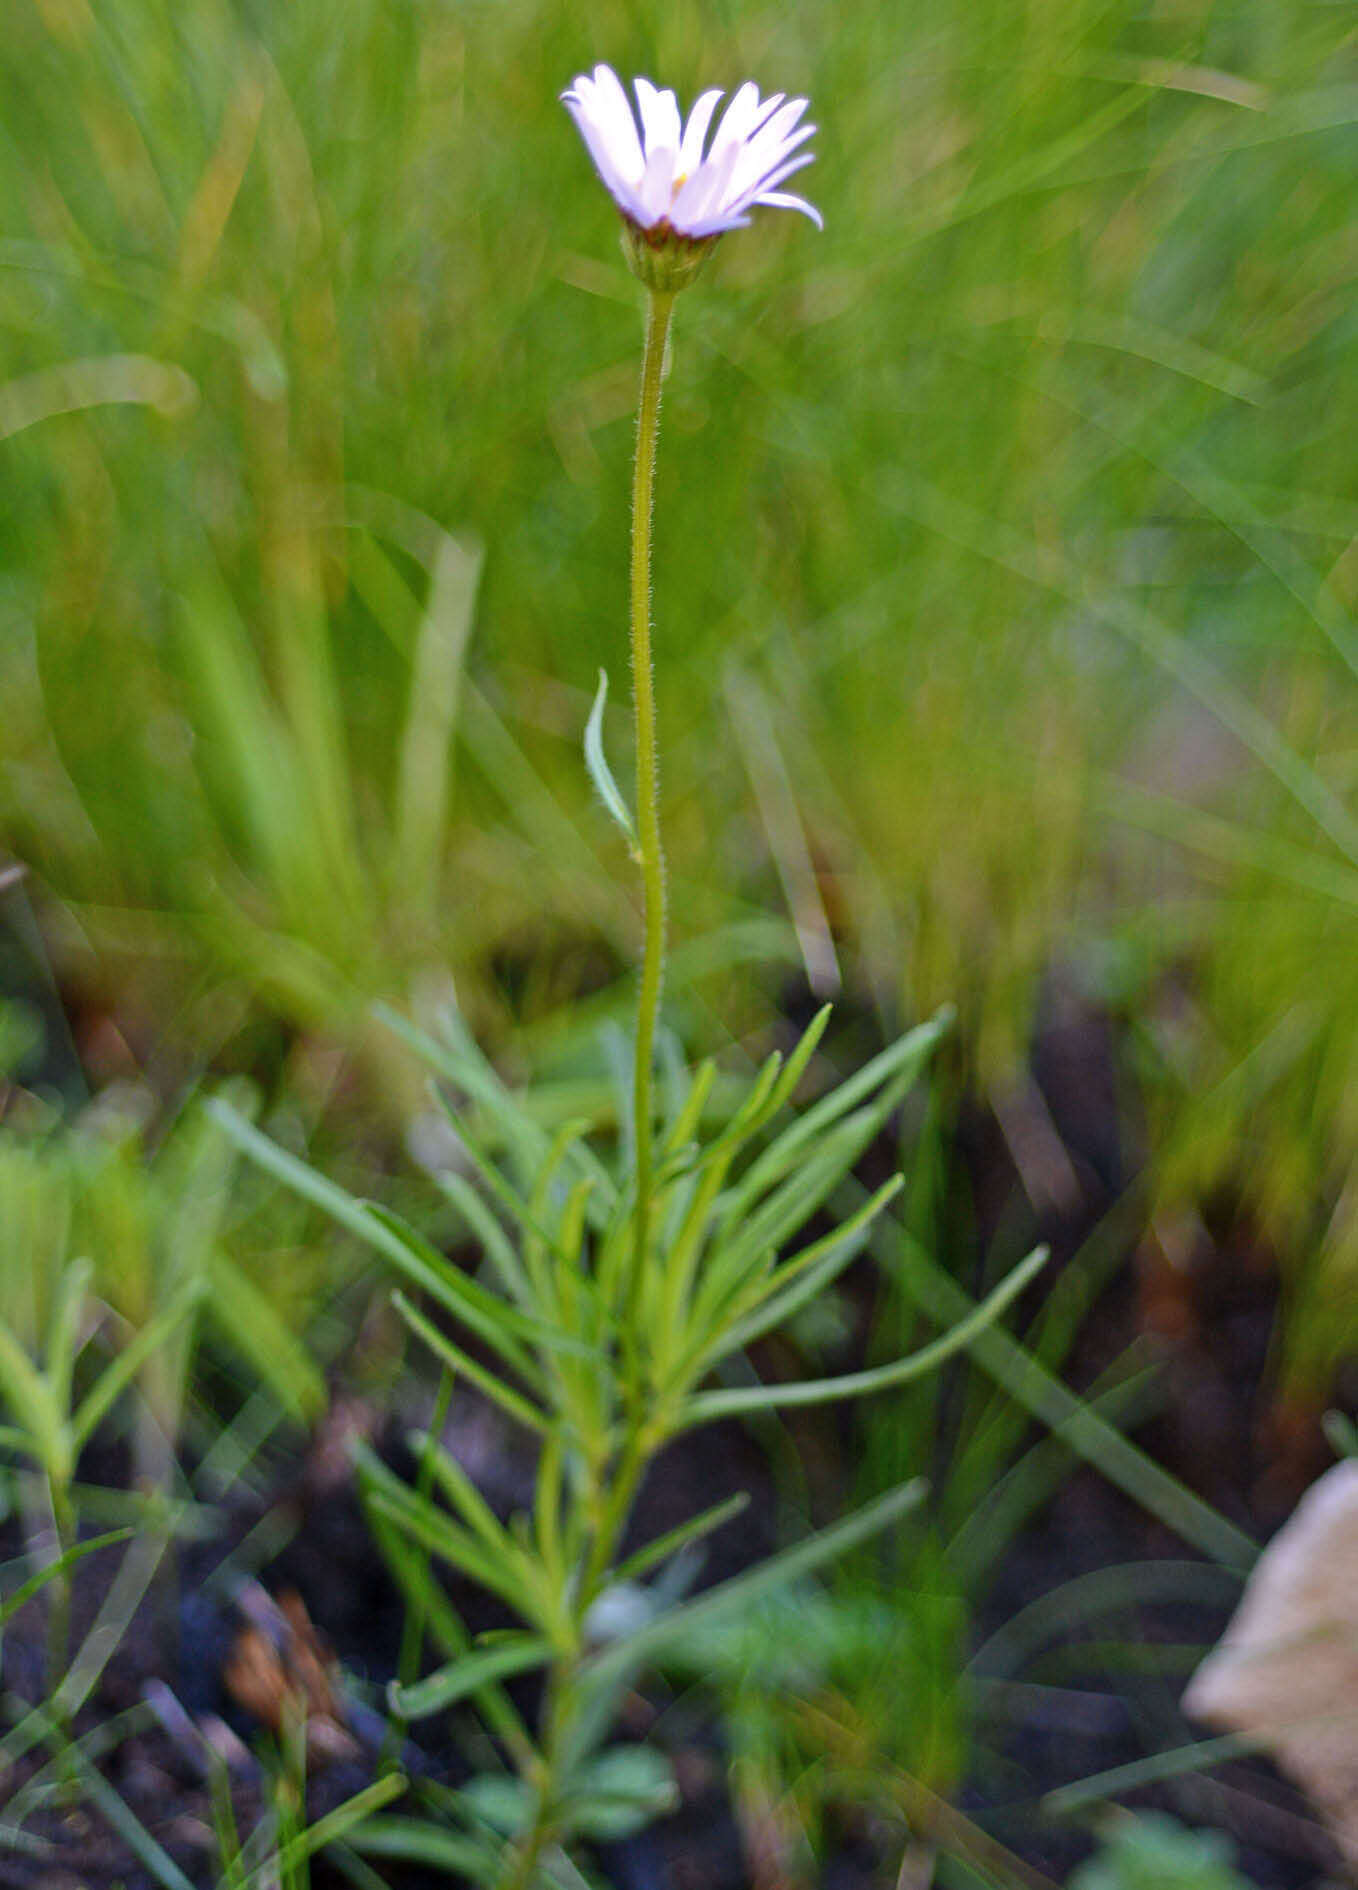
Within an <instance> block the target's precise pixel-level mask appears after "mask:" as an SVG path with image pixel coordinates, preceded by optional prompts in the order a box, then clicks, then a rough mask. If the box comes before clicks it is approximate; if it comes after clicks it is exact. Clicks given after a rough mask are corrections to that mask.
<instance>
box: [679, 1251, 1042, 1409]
mask: <svg viewBox="0 0 1358 1890" xmlns="http://www.w3.org/2000/svg"><path fill="white" fill-rule="evenodd" d="M1046 1264H1047V1249H1046V1248H1045V1247H1038V1248H1036V1249H1035V1250H1034V1251H1033V1252H1032V1253H1030V1254H1029V1255H1028V1257H1027V1259H1026V1260H1021V1261H1020V1262H1019V1264H1018V1265H1017V1266H1016V1267H1015V1268H1014V1269H1013V1271H1012V1272H1011V1273H1009V1274H1007V1275H1006V1277H1005V1278H1004V1279H1003V1280H1001V1282H1000V1284H999V1285H998V1286H997V1287H996V1288H995V1290H994V1291H993V1292H992V1293H990V1294H989V1295H988V1296H987V1297H986V1298H985V1299H983V1300H982V1301H981V1303H980V1305H979V1306H975V1307H973V1308H972V1310H971V1312H970V1313H969V1314H968V1315H967V1317H966V1318H965V1319H960V1320H959V1321H958V1322H957V1324H956V1325H955V1326H953V1327H952V1328H951V1329H950V1330H949V1331H947V1332H945V1333H944V1334H943V1335H942V1337H941V1338H937V1339H933V1340H931V1341H930V1343H929V1344H928V1345H924V1346H921V1347H920V1349H919V1350H918V1351H917V1352H912V1353H910V1355H909V1356H908V1357H907V1358H901V1359H896V1360H895V1361H894V1362H893V1363H892V1364H890V1365H878V1366H875V1367H873V1368H872V1369H871V1370H869V1371H862V1372H845V1373H843V1374H842V1375H841V1376H840V1377H838V1378H811V1379H806V1380H803V1381H801V1382H798V1383H794V1384H787V1385H755V1386H750V1387H748V1388H745V1389H741V1390H739V1391H703V1392H699V1393H698V1395H697V1396H696V1397H694V1398H690V1399H689V1400H688V1402H687V1404H686V1405H685V1406H684V1407H683V1408H682V1410H681V1413H680V1417H679V1425H680V1428H682V1429H687V1428H689V1427H690V1426H692V1425H694V1424H710V1423H712V1422H713V1421H714V1420H715V1419H717V1418H722V1417H736V1416H739V1415H740V1414H741V1413H742V1412H747V1411H768V1410H775V1409H778V1408H781V1407H783V1406H786V1405H807V1404H828V1403H830V1402H832V1401H833V1400H834V1399H837V1398H862V1397H866V1396H868V1395H869V1394H870V1393H872V1392H876V1391H887V1390H889V1389H890V1388H891V1387H892V1386H894V1385H903V1384H906V1383H908V1382H909V1380H910V1379H912V1378H918V1377H920V1376H922V1374H923V1373H925V1372H929V1371H932V1370H933V1369H934V1367H935V1366H937V1365H941V1364H942V1363H943V1361H944V1359H946V1358H951V1357H952V1355H953V1353H954V1352H958V1351H961V1350H962V1349H963V1347H965V1346H967V1345H970V1344H971V1342H972V1340H973V1339H974V1338H975V1337H976V1335H977V1333H978V1332H982V1331H984V1329H985V1328H986V1327H987V1326H990V1325H993V1324H994V1322H995V1321H996V1320H997V1319H998V1318H999V1317H1000V1316H1001V1314H1002V1313H1003V1312H1004V1310H1005V1308H1006V1307H1007V1306H1008V1305H1009V1304H1010V1302H1011V1301H1012V1300H1014V1299H1016V1298H1017V1297H1018V1295H1019V1294H1020V1293H1021V1292H1022V1291H1023V1289H1024V1287H1025V1286H1027V1285H1028V1283H1029V1281H1030V1280H1032V1279H1033V1277H1034V1276H1035V1275H1036V1274H1037V1273H1038V1272H1039V1271H1040V1269H1041V1268H1042V1267H1044V1266H1045V1265H1046Z"/></svg>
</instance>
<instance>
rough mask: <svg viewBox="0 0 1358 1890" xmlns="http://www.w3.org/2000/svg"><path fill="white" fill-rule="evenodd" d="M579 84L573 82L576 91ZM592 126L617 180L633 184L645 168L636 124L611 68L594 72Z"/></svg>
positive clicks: (590, 108)
mask: <svg viewBox="0 0 1358 1890" xmlns="http://www.w3.org/2000/svg"><path fill="white" fill-rule="evenodd" d="M579 84H580V81H579V80H578V79H577V80H576V87H577V89H578V88H579ZM588 109H589V116H590V121H591V123H592V124H593V125H594V126H595V127H596V129H597V130H598V132H599V133H600V135H601V136H602V137H603V139H604V140H605V142H606V143H607V146H608V149H609V152H610V153H611V155H612V158H613V162H614V164H615V165H616V166H617V169H618V173H619V175H620V176H622V177H625V178H627V179H628V180H629V182H631V183H633V184H635V183H639V182H640V180H641V174H642V172H643V171H644V170H645V168H646V161H645V159H644V157H643V156H642V151H641V140H640V139H639V138H638V136H637V122H636V119H635V118H634V117H633V116H632V107H631V106H630V105H629V104H628V102H627V94H626V92H624V91H623V89H622V81H621V80H620V79H619V77H618V75H617V73H616V72H614V70H613V68H612V67H611V66H596V67H595V68H594V85H593V89H592V92H591V94H590V98H589V108H588Z"/></svg>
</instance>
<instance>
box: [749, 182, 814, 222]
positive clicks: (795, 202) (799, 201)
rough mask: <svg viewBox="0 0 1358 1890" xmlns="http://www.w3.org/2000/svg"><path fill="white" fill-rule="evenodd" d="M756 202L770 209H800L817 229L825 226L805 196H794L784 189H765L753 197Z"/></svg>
mask: <svg viewBox="0 0 1358 1890" xmlns="http://www.w3.org/2000/svg"><path fill="white" fill-rule="evenodd" d="M755 202H756V203H763V204H767V205H768V206H769V208H770V209H771V210H800V211H801V212H802V214H803V215H804V216H808V217H810V219H811V221H812V222H813V223H814V224H815V226H816V228H817V229H818V230H823V229H824V228H825V219H824V217H823V216H822V215H821V213H820V211H819V210H817V208H816V206H815V205H814V204H812V203H808V202H807V201H806V198H805V197H794V196H793V195H792V194H791V192H790V191H786V190H766V191H764V192H763V193H762V194H761V195H760V196H758V197H756V198H755Z"/></svg>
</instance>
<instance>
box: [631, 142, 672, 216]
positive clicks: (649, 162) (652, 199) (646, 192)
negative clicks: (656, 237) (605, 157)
mask: <svg viewBox="0 0 1358 1890" xmlns="http://www.w3.org/2000/svg"><path fill="white" fill-rule="evenodd" d="M678 159H679V153H678V151H677V150H676V149H675V148H674V147H673V146H672V145H663V144H662V145H661V146H660V148H659V149H658V150H655V151H652V152H651V153H650V155H649V156H648V157H647V159H646V175H645V176H644V177H643V178H642V180H641V188H640V190H639V191H638V192H637V195H638V197H639V198H640V201H641V211H642V215H641V226H642V228H643V229H650V227H651V225H652V224H653V223H659V222H660V220H661V218H662V217H665V216H668V214H669V211H670V198H671V196H672V195H673V191H674V167H675V164H676V163H677V162H678Z"/></svg>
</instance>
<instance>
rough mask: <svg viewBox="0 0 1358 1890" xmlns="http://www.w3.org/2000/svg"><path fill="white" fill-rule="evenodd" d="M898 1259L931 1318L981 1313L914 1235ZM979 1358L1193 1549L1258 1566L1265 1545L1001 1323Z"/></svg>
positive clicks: (984, 1330)
mask: <svg viewBox="0 0 1358 1890" xmlns="http://www.w3.org/2000/svg"><path fill="white" fill-rule="evenodd" d="M898 1252H899V1271H898V1275H897V1277H898V1278H899V1279H900V1282H901V1284H902V1286H903V1287H904V1288H905V1289H906V1291H908V1292H909V1294H910V1296H911V1298H912V1299H913V1300H914V1301H915V1303H916V1305H918V1306H919V1308H920V1310H921V1311H922V1312H924V1313H925V1314H926V1315H927V1316H928V1317H929V1318H930V1319H933V1320H938V1319H941V1318H948V1317H952V1318H954V1319H961V1318H963V1317H964V1316H965V1315H966V1314H967V1313H968V1312H969V1310H971V1309H973V1307H974V1302H973V1301H972V1300H971V1299H970V1298H969V1297H968V1295H967V1294H966V1293H964V1292H963V1291H962V1289H961V1287H960V1286H959V1285H958V1284H957V1282H956V1280H954V1279H953V1278H952V1277H951V1275H950V1274H948V1273H947V1272H946V1271H945V1270H944V1268H942V1267H940V1266H939V1265H938V1264H937V1263H936V1262H935V1261H934V1260H933V1259H931V1258H930V1256H929V1255H928V1254H927V1253H926V1252H925V1251H924V1249H923V1248H922V1247H920V1246H919V1245H918V1244H917V1243H916V1242H915V1241H913V1240H911V1239H910V1238H909V1237H908V1236H907V1237H906V1238H905V1239H904V1240H903V1241H902V1243H901V1245H900V1248H899V1250H898ZM971 1351H972V1356H973V1358H974V1359H975V1361H976V1363H977V1364H978V1365H979V1366H980V1367H981V1368H982V1370H983V1371H985V1372H986V1373H988V1375H989V1376H990V1377H991V1378H993V1379H994V1380H995V1382H996V1383H997V1384H999V1385H1001V1386H1003V1388H1004V1390H1005V1391H1007V1392H1008V1393H1009V1395H1010V1396H1011V1397H1012V1398H1014V1399H1016V1400H1017V1401H1018V1402H1019V1403H1020V1404H1021V1405H1023V1407H1024V1409H1025V1410H1027V1411H1030V1412H1031V1413H1032V1414H1033V1416H1034V1417H1036V1418H1038V1419H1039V1420H1040V1421H1041V1422H1042V1423H1043V1424H1046V1425H1048V1426H1050V1427H1051V1428H1052V1429H1053V1430H1057V1429H1059V1431H1060V1434H1061V1437H1062V1440H1063V1441H1064V1442H1065V1443H1066V1444H1068V1445H1069V1446H1070V1448H1071V1449H1072V1450H1073V1451H1075V1453H1076V1454H1077V1455H1078V1456H1080V1457H1083V1458H1084V1460H1085V1461H1086V1463H1091V1464H1093V1465H1094V1467H1095V1469H1097V1470H1099V1471H1101V1472H1102V1474H1103V1475H1104V1476H1106V1477H1107V1478H1108V1480H1109V1481H1110V1482H1111V1483H1115V1484H1117V1486H1118V1488H1119V1489H1121V1490H1125V1491H1126V1493H1127V1495H1128V1496H1130V1497H1131V1498H1132V1499H1133V1500H1134V1501H1135V1502H1137V1503H1140V1504H1141V1505H1142V1507H1143V1508H1145V1509H1147V1510H1149V1511H1150V1513H1151V1515H1153V1516H1157V1517H1159V1519H1160V1521H1161V1522H1163V1523H1164V1524H1165V1525H1166V1527H1167V1528H1170V1529H1172V1530H1174V1531H1175V1533H1176V1534H1177V1535H1179V1536H1181V1537H1182V1538H1183V1540H1184V1541H1185V1542H1191V1543H1192V1544H1193V1546H1194V1547H1195V1548H1197V1549H1200V1550H1201V1551H1202V1552H1203V1554H1205V1555H1208V1556H1210V1557H1211V1558H1212V1560H1213V1561H1216V1562H1220V1563H1222V1564H1223V1565H1224V1566H1225V1567H1227V1568H1234V1569H1242V1570H1243V1569H1248V1568H1250V1567H1251V1566H1252V1564H1253V1562H1254V1560H1255V1558H1256V1557H1257V1555H1258V1553H1259V1550H1258V1545H1257V1544H1256V1543H1254V1542H1253V1541H1252V1540H1251V1539H1250V1537H1249V1536H1247V1535H1246V1534H1245V1532H1244V1531H1243V1530H1242V1529H1237V1528H1236V1526H1235V1524H1234V1523H1232V1522H1229V1521H1228V1520H1227V1519H1226V1517H1224V1516H1223V1515H1221V1514H1220V1512H1219V1511H1217V1510H1215V1509H1213V1508H1212V1506H1211V1504H1210V1503H1204V1502H1203V1501H1202V1499H1201V1498H1200V1497H1197V1496H1194V1494H1193V1493H1192V1491H1191V1490H1188V1489H1185V1487H1184V1486H1183V1484H1182V1483H1180V1482H1178V1481H1177V1480H1176V1479H1175V1478H1174V1477H1172V1476H1171V1475H1170V1474H1169V1472H1168V1471H1167V1470H1162V1469H1161V1467H1160V1465H1159V1464H1157V1463H1155V1462H1153V1461H1152V1459H1151V1458H1149V1457H1148V1456H1146V1454H1145V1452H1144V1451H1140V1450H1138V1449H1137V1447H1136V1445H1135V1444H1132V1443H1129V1442H1128V1440H1127V1439H1126V1438H1125V1437H1123V1436H1122V1435H1121V1433H1120V1432H1118V1431H1116V1430H1114V1429H1113V1427H1112V1425H1111V1424H1107V1423H1105V1422H1104V1420H1103V1419H1102V1418H1100V1417H1098V1416H1097V1415H1096V1414H1095V1413H1094V1412H1092V1411H1090V1410H1089V1408H1088V1406H1087V1405H1085V1404H1084V1403H1082V1402H1081V1400H1080V1399H1079V1398H1077V1397H1076V1396H1075V1394H1074V1393H1073V1392H1071V1391H1068V1390H1067V1389H1066V1387H1065V1386H1064V1385H1063V1384H1062V1383H1061V1382H1060V1380H1059V1379H1057V1378H1054V1377H1053V1376H1052V1374H1051V1373H1050V1372H1049V1371H1048V1370H1047V1369H1046V1367H1045V1366H1043V1365H1042V1364H1041V1363H1039V1361H1038V1360H1037V1359H1036V1358H1034V1357H1033V1355H1032V1353H1031V1352H1029V1351H1026V1350H1025V1349H1024V1348H1023V1347H1022V1346H1021V1345H1019V1344H1018V1342H1017V1341H1016V1340H1015V1339H1013V1338H1012V1337H1011V1336H1010V1334H1009V1333H1007V1332H1005V1331H1004V1330H1003V1329H1002V1328H1001V1327H999V1326H997V1325H994V1324H986V1325H983V1326H982V1327H981V1328H980V1330H979V1331H978V1332H976V1333H975V1334H974V1336H973V1339H972V1342H971Z"/></svg>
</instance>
